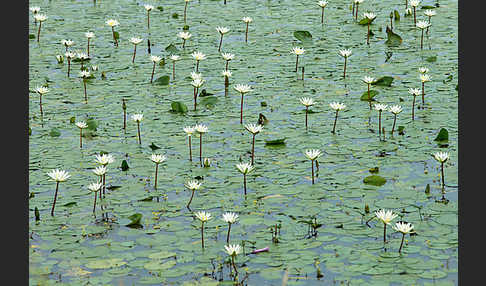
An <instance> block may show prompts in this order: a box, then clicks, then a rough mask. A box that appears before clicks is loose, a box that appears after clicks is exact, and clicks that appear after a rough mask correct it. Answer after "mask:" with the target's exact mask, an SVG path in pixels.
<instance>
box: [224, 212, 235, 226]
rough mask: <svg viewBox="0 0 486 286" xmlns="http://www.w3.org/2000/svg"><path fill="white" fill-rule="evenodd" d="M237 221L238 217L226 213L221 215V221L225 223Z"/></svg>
mask: <svg viewBox="0 0 486 286" xmlns="http://www.w3.org/2000/svg"><path fill="white" fill-rule="evenodd" d="M237 219H238V215H237V214H235V213H232V212H227V213H224V214H223V221H224V222H227V223H235V222H236V220H237Z"/></svg>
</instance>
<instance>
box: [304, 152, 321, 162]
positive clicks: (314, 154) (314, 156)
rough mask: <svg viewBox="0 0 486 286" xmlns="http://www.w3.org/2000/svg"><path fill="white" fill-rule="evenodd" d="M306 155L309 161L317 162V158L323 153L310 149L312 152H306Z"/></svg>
mask: <svg viewBox="0 0 486 286" xmlns="http://www.w3.org/2000/svg"><path fill="white" fill-rule="evenodd" d="M304 155H305V156H306V157H307V158H308V159H309V160H315V159H317V158H319V157H320V156H321V155H322V153H321V150H318V149H310V150H306V151H305V153H304Z"/></svg>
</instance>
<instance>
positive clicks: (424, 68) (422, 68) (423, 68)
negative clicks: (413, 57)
mask: <svg viewBox="0 0 486 286" xmlns="http://www.w3.org/2000/svg"><path fill="white" fill-rule="evenodd" d="M418 70H419V72H420V73H428V72H429V69H428V68H426V67H419V69H418Z"/></svg>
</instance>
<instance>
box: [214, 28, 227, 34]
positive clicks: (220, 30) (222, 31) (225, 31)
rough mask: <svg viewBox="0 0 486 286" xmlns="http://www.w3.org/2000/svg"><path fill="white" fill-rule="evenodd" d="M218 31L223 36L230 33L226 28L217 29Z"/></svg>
mask: <svg viewBox="0 0 486 286" xmlns="http://www.w3.org/2000/svg"><path fill="white" fill-rule="evenodd" d="M216 31H218V32H219V33H220V34H221V35H224V34H226V33H228V32H229V29H228V28H226V27H216Z"/></svg>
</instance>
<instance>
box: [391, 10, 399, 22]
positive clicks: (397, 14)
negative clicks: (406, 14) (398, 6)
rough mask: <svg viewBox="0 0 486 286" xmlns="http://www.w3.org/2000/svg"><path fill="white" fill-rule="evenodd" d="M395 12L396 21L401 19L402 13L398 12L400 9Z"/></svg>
mask: <svg viewBox="0 0 486 286" xmlns="http://www.w3.org/2000/svg"><path fill="white" fill-rule="evenodd" d="M393 14H394V15H395V21H400V14H399V13H398V11H397V10H395V11H393Z"/></svg>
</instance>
